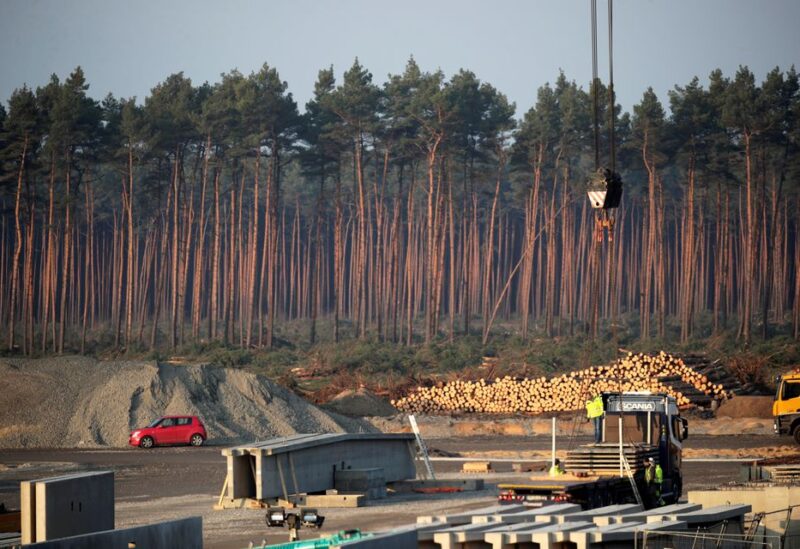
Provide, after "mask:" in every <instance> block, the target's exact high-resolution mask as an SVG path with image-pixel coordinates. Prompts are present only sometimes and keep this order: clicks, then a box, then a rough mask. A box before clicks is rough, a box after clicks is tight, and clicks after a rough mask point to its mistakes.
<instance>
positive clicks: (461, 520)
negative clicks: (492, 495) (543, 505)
mask: <svg viewBox="0 0 800 549" xmlns="http://www.w3.org/2000/svg"><path fill="white" fill-rule="evenodd" d="M526 509H528V508H527V507H525V506H524V505H520V504H513V505H492V506H490V507H483V508H481V509H475V510H474V511H464V512H463V513H455V514H453V515H423V516H420V517H417V524H435V523H442V524H452V525H458V524H471V523H472V517H475V516H478V515H502V514H506V513H519V512H521V511H525V510H526Z"/></svg>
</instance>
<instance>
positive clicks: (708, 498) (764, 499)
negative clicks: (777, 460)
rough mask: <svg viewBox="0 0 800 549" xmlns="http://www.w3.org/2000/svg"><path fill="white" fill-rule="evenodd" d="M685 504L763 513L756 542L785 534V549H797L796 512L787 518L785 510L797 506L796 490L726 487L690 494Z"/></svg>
mask: <svg viewBox="0 0 800 549" xmlns="http://www.w3.org/2000/svg"><path fill="white" fill-rule="evenodd" d="M688 498H689V501H692V502H696V503H698V504H702V505H703V506H706V505H708V506H715V505H724V504H737V503H738V504H746V505H749V506H750V507H751V511H752V513H766V515H765V516H764V518H763V520H762V521H761V526H759V529H758V533H757V535H756V539H761V537H762V535H766V536H767V537H768V540H770V541H773V542H775V540H776V539H777V538H778V537H780V536H783V535H784V533H785V534H786V543H785V545H784V547H786V548H800V520H797V510H795V511H794V512H793V513H791V514H790V511H789V509H790V508H792V507H793V506H800V486H788V485H782V486H781V485H774V484H767V485H765V486H758V485H746V486H726V487H720V489H717V490H691V491H690V492H689V494H688Z"/></svg>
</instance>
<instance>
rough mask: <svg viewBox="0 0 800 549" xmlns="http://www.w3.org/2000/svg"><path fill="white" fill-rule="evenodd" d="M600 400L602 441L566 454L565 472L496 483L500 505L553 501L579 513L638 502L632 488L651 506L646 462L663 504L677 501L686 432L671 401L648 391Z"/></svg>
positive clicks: (679, 491) (684, 424)
mask: <svg viewBox="0 0 800 549" xmlns="http://www.w3.org/2000/svg"><path fill="white" fill-rule="evenodd" d="M602 397H603V410H604V413H603V420H602V421H603V423H602V434H603V437H602V438H603V440H602V441H601V442H599V443H594V444H585V445H583V446H579V447H577V448H574V449H572V450H569V451H567V456H566V459H565V460H564V461H565V467H566V470H567V474H564V475H559V476H556V477H550V476H544V475H542V476H533V477H531V479H530V480H526V481H524V482H520V483H515V484H500V485H498V490H499V492H500V493H499V496H498V500H499V501H500V503H520V502H523V503H533V504H536V503H543V502H548V501H558V502H570V503H577V504H579V505H581V506H582V507H583V508H584V509H593V508H596V507H602V506H604V505H615V504H621V503H637V498H636V494H635V493H634V490H633V485H634V484H635V485H636V488H637V491H638V492H639V497H640V498H641V499H642V500H643V501H642V503H643V504H644V505H645V506H648V505H649V506H652V505H655V504H656V502H653V501H651V499H652V498H648V495H647V490H646V488H645V482H644V474H645V467H646V461H647V460H650V459H653V460H655V462H656V463H658V464H659V466H660V467H661V469H662V475H663V482H662V485H661V499H662V500H663V501H664V502H666V503H675V502H677V501H678V500H679V499H680V496H681V493H682V490H683V479H682V475H681V454H682V442H683V441H684V440H686V438H687V437H688V436H689V431H688V425H687V422H686V420H685V419H684V418H681V417H680V411H679V409H678V405H677V403H676V401H675V399H674V398H673V397H671V396H668V395H663V394H651V393H647V392H624V393H604V394H603V395H602ZM629 475H632V476H629ZM632 481H633V482H632Z"/></svg>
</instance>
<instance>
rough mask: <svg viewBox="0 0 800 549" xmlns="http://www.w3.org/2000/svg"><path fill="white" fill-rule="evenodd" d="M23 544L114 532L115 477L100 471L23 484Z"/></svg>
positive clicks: (107, 472)
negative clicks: (93, 533)
mask: <svg viewBox="0 0 800 549" xmlns="http://www.w3.org/2000/svg"><path fill="white" fill-rule="evenodd" d="M20 506H21V508H22V509H21V517H20V519H21V529H22V536H21V540H22V543H34V542H38V541H46V540H49V539H54V538H62V537H67V536H73V535H78V534H86V533H90V532H99V531H102V530H111V529H113V528H114V473H113V472H111V471H98V472H91V473H76V474H71V475H63V476H58V477H51V478H45V479H39V480H35V481H24V482H22V483H21V484H20Z"/></svg>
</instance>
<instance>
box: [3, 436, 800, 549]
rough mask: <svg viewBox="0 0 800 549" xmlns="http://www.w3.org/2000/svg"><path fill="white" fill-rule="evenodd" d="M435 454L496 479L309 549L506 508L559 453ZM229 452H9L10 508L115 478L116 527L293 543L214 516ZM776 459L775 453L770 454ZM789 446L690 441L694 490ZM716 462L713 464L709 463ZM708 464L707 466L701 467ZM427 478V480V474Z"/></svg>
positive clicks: (250, 518)
mask: <svg viewBox="0 0 800 549" xmlns="http://www.w3.org/2000/svg"><path fill="white" fill-rule="evenodd" d="M427 442H428V446H429V447H430V449H431V454H432V455H433V456H434V457H436V456H448V455H452V454H459V455H460V456H464V457H472V458H479V457H487V458H488V459H489V460H490V461H491V460H492V459H495V460H496V461H494V462H493V463H492V467H493V469H494V472H492V473H490V474H488V475H481V478H484V479H485V481H486V488H485V489H484V490H482V491H479V492H461V493H455V494H453V493H450V494H403V495H399V494H390V495H389V497H388V498H386V499H384V500H376V501H373V502H369V503H368V505H367V506H365V507H362V508H359V509H325V510H323V511H321V514H323V515H324V516H325V517H326V518H325V524H324V528H323V529H322V530H321V531H317V530H303V531H301V539H304V538H310V537H317V536H319V535H320V534H326V533H333V532H335V531H338V530H342V529H349V528H360V529H361V530H362V531H378V530H385V529H389V528H392V527H395V526H400V525H403V524H409V523H413V522H414V521H415V520H416V517H417V516H419V515H426V514H442V513H447V512H455V511H460V510H469V509H475V508H479V507H484V506H487V505H492V504H494V503H495V501H496V495H497V494H496V484H497V483H500V482H520V481H524V480H525V479H527V478H529V477H530V475H531V473H515V472H513V470H512V465H513V462H514V461H516V460H519V461H521V462H526V463H534V464H535V463H536V462H538V463H540V464H542V465H543V464H544V460H545V459H546V456H547V455H549V451H550V444H551V441H550V438H549V437H548V436H545V435H539V436H503V435H482V436H467V437H449V438H428V439H427ZM588 442H591V440H590V439H589V438H588V437H584V436H580V437H576V438H574V439H571V440H569V441H568V440H566V439H562V440H560V442H559V443H560V446H559V451H560V452H561V451H565V450H566V449H567V447H568V446H570V445H572V446H574V445H578V444H585V443H588ZM222 448H223V446H213V445H209V446H205V447H202V448H157V449H154V450H149V451H148V450H141V449H133V448H131V449H61V448H59V449H31V450H26V449H16V450H15V449H3V450H0V503H3V504H5V506H6V507H7V508H18V506H19V481H21V480H31V479H36V478H43V477H48V476H54V475H57V474H63V473H68V472H72V471H83V470H113V471H114V473H115V496H116V525H117V527H118V528H120V527H127V526H135V525H140V524H145V523H149V522H156V521H162V520H170V519H176V518H182V517H187V516H196V515H200V516H202V517H203V537H204V540H205V546H206V547H210V548H244V547H247V545H248V543H249V542H251V541H252V542H254V543H256V544H258V543H261V542H262V540H266V541H267V542H269V543H279V542H282V541H286V540H287V539H288V537H287V532H286V531H285V530H278V529H269V530H268V529H267V528H266V526H265V523H264V514H265V513H264V511H263V510H255V509H234V510H224V511H214V510H213V509H212V507H213V505H214V503H215V501H216V499H217V498H218V497H219V493H220V489H221V488H222V484H223V482H224V479H225V473H226V466H225V459H224V458H223V456H222V455H221V453H220V451H221V449H222ZM767 450H770V451H769V452H768V451H767ZM797 453H798V450H797V447H796V446H795V445H794V444H793V443H792V442H791V441H790V440H789V439H787V438H781V439H779V438H777V437H775V436H773V435H767V434H760V435H739V436H730V435H728V436H714V435H697V436H694V437H690V439H689V440H688V441H687V444H686V453H685V456H686V458H687V461H686V463H685V464H684V470H685V473H684V475H685V476H684V479H685V488H686V489H688V490H691V489H695V488H709V487H712V488H713V487H716V486H719V485H720V484H724V483H728V482H733V481H736V480H737V479H738V478H739V468H740V466H741V464H742V462H741V461H731V459H732V458H733V457H742V456H745V457H768V456H766V455H764V454H770V455H776V454H778V455H785V456H789V455H793V454H797ZM451 459H452V458H449V459H448V460H446V461H438V460H437V461H434V469H435V471H436V473H437V475H438V477H440V478H475V475H469V474H463V473H461V472H460V470H461V467H462V462H460V461H454V460H451ZM709 459H714V460H715V461H713V462H708V461H705V460H709ZM695 460H703V461H695ZM419 469H420V470H422V467H421V464H420V466H419Z"/></svg>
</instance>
